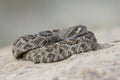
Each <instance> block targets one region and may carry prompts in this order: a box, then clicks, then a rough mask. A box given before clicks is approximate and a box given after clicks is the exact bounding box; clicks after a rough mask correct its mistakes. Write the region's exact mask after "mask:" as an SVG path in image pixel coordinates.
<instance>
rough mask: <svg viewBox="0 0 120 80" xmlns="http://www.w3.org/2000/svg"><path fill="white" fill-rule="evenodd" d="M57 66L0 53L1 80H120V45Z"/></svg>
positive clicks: (65, 61)
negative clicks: (35, 62) (18, 59)
mask: <svg viewBox="0 0 120 80" xmlns="http://www.w3.org/2000/svg"><path fill="white" fill-rule="evenodd" d="M101 46H102V49H98V50H97V51H90V52H87V53H81V54H75V55H73V56H71V57H70V58H68V59H66V60H63V61H60V62H55V63H40V64H34V63H32V62H30V61H17V60H15V59H14V58H13V56H12V52H11V46H10V47H7V48H3V49H0V80H120V41H114V42H111V43H108V44H106V45H101Z"/></svg>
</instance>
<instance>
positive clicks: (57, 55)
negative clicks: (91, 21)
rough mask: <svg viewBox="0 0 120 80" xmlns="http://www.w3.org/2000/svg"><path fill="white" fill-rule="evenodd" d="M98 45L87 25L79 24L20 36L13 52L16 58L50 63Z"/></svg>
mask: <svg viewBox="0 0 120 80" xmlns="http://www.w3.org/2000/svg"><path fill="white" fill-rule="evenodd" d="M97 46H98V43H97V40H96V37H95V36H94V34H93V33H92V32H90V31H87V29H86V26H83V25H78V26H74V27H69V28H64V29H55V30H46V31H42V32H39V33H38V34H32V35H25V36H22V37H19V38H18V39H17V40H15V41H14V43H13V48H12V52H13V56H14V57H15V58H16V59H22V60H28V61H32V62H34V63H49V62H57V61H61V60H64V59H66V58H68V57H70V56H71V55H73V54H77V53H82V52H87V51H91V50H95V49H96V48H97Z"/></svg>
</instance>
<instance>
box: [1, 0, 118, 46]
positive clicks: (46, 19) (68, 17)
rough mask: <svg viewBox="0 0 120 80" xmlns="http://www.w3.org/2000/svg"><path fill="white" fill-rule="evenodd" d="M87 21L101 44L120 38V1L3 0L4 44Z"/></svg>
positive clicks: (2, 35)
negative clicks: (25, 36)
mask: <svg viewBox="0 0 120 80" xmlns="http://www.w3.org/2000/svg"><path fill="white" fill-rule="evenodd" d="M79 24H83V25H86V26H87V27H88V29H89V30H90V31H93V32H94V33H95V35H96V37H97V39H98V42H99V43H106V42H110V41H113V40H119V39H120V0H0V47H4V46H7V45H11V44H12V43H13V41H14V40H15V39H17V38H18V37H20V36H22V35H25V34H34V33H38V32H40V31H43V30H46V29H47V30H48V29H55V28H63V27H69V26H75V25H79Z"/></svg>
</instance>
